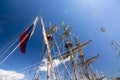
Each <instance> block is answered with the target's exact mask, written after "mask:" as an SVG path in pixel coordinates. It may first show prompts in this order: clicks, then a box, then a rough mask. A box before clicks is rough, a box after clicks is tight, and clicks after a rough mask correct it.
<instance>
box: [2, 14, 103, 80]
mask: <svg viewBox="0 0 120 80" xmlns="http://www.w3.org/2000/svg"><path fill="white" fill-rule="evenodd" d="M38 21H40V23H41V27H40V28H42V33H41V34H42V35H43V40H44V47H43V50H41V53H40V55H44V56H43V57H41V60H42V61H40V62H39V63H37V64H34V65H32V66H30V67H28V68H26V69H23V70H22V71H28V72H29V73H32V77H31V80H103V79H104V78H105V76H103V75H102V76H97V74H96V72H95V70H94V69H93V68H92V67H91V66H92V63H94V62H95V61H96V59H97V58H98V57H99V54H97V55H96V56H94V57H92V58H90V59H87V58H86V55H85V54H84V48H86V47H87V46H88V44H90V43H91V42H92V40H88V41H87V42H80V41H79V40H78V38H77V36H74V37H71V36H72V35H71V34H72V30H73V29H74V26H71V27H68V25H67V24H65V23H64V22H62V24H60V25H56V24H55V25H49V27H46V25H45V24H44V20H43V18H42V15H40V16H39V15H38V16H37V17H36V19H35V20H34V22H33V24H31V25H30V26H29V27H27V28H26V30H25V32H24V33H23V34H22V35H21V36H20V43H19V44H18V45H17V46H16V47H15V48H14V49H13V50H12V51H11V52H10V54H9V55H7V56H6V57H5V58H4V59H3V60H2V61H1V62H0V64H2V63H3V62H5V61H6V60H7V59H8V58H9V57H10V56H11V55H12V54H13V52H14V51H15V50H16V49H17V48H18V47H19V46H20V50H21V52H22V53H25V46H26V42H27V41H28V40H29V39H30V38H31V36H32V35H33V33H34V31H35V28H36V25H37V23H38ZM12 45H14V43H13V44H12ZM12 45H10V46H9V47H8V48H11V46H12ZM8 50H9V49H8ZM6 51H7V50H6ZM6 51H5V52H6ZM3 55H4V54H3ZM43 63H44V64H45V65H43ZM32 71H34V73H33V72H32ZM12 76H15V75H14V74H13V75H12ZM5 80H7V77H6V78H5ZM23 80H26V79H23Z"/></svg>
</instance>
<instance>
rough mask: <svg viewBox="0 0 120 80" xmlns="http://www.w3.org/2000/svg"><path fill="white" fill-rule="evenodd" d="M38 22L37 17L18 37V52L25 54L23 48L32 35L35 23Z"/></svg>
mask: <svg viewBox="0 0 120 80" xmlns="http://www.w3.org/2000/svg"><path fill="white" fill-rule="evenodd" d="M38 20H39V16H37V17H36V18H35V20H34V22H33V24H32V25H31V26H29V27H27V28H26V30H25V32H24V33H23V34H22V35H21V36H20V50H21V52H22V53H25V48H26V44H27V42H28V40H29V39H30V38H31V36H32V35H33V33H34V31H35V29H36V25H37V22H38Z"/></svg>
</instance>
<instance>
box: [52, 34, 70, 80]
mask: <svg viewBox="0 0 120 80" xmlns="http://www.w3.org/2000/svg"><path fill="white" fill-rule="evenodd" d="M53 37H54V35H53ZM54 40H55V44H56V46H57V50H58V53H59V55H60V57H61V59H62V60H64V59H63V57H62V55H61V54H60V50H59V47H58V44H57V43H56V39H55V37H54ZM62 63H63V65H64V67H65V69H66V71H67V73H68V76H69V77H70V79H72V77H71V75H70V72H69V71H68V69H67V66H66V64H65V62H62Z"/></svg>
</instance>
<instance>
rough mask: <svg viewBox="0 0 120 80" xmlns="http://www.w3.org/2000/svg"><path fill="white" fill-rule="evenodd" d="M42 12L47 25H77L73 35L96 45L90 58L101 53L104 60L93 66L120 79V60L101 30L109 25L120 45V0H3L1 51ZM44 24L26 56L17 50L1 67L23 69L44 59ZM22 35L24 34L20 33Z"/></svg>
mask: <svg viewBox="0 0 120 80" xmlns="http://www.w3.org/2000/svg"><path fill="white" fill-rule="evenodd" d="M39 11H41V12H42V15H43V19H44V21H45V24H49V22H51V23H52V24H59V23H61V22H62V21H64V22H65V23H67V24H68V25H75V27H74V30H73V32H72V33H73V35H76V34H77V35H78V37H79V40H80V41H83V42H86V41H88V40H90V39H92V40H93V42H92V43H91V44H90V45H89V46H88V47H86V48H85V55H86V56H87V58H90V57H92V56H94V55H96V54H97V53H98V54H100V57H99V58H98V59H97V61H96V62H95V63H94V64H93V67H94V68H95V69H96V70H98V71H100V72H104V73H105V74H106V75H107V76H112V77H116V76H120V72H119V70H120V58H117V55H118V53H117V52H116V51H115V50H114V47H113V46H111V39H110V38H109V37H108V36H107V35H106V34H104V33H102V32H101V31H100V28H101V26H105V27H106V29H107V31H108V32H110V33H111V34H112V35H113V36H114V38H115V39H116V40H117V41H118V42H120V38H119V34H120V31H119V29H120V22H119V21H120V1H119V0H60V1H59V0H12V1H10V0H9V1H6V0H1V1H0V50H1V51H0V52H2V49H3V48H5V46H6V45H7V43H8V42H9V41H10V40H11V38H12V37H13V36H15V35H16V34H17V33H18V32H19V31H21V32H23V31H24V30H23V29H24V28H25V26H26V25H27V24H29V23H32V22H33V20H34V19H35V17H36V16H37V15H38V13H39ZM41 31H42V30H41V26H40V23H38V25H37V28H36V31H35V33H34V35H33V36H32V38H31V39H30V40H29V43H28V44H27V50H26V54H24V55H23V54H21V52H20V50H19V49H17V50H16V51H15V52H14V54H13V55H12V56H11V57H10V58H9V59H8V60H7V61H6V62H5V63H3V64H2V65H1V66H0V68H1V69H7V70H16V71H18V70H20V69H22V68H24V67H27V66H29V65H32V64H34V63H36V62H38V61H39V60H40V58H39V57H40V50H41V49H42V45H43V39H42V32H41ZM19 35H20V34H19Z"/></svg>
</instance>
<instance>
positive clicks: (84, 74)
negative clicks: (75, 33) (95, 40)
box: [35, 16, 99, 80]
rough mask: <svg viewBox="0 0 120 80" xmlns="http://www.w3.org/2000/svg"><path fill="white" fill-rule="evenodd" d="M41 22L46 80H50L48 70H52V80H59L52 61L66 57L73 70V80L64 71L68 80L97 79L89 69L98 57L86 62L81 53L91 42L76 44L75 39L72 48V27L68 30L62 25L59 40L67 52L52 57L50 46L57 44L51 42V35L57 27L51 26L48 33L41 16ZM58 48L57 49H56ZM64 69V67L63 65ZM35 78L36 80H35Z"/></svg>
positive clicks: (55, 41)
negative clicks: (77, 57) (45, 57)
mask: <svg viewBox="0 0 120 80" xmlns="http://www.w3.org/2000/svg"><path fill="white" fill-rule="evenodd" d="M40 20H41V24H42V31H43V37H44V42H45V45H46V47H47V55H48V57H47V58H48V59H47V60H48V61H47V80H50V69H51V70H52V74H53V80H60V78H57V75H56V72H55V68H54V67H53V60H54V59H59V60H64V59H66V58H68V57H70V61H71V65H72V69H73V74H74V78H72V77H70V73H69V71H68V70H67V69H66V71H68V72H67V73H68V75H69V77H70V78H69V79H70V80H80V79H81V78H82V79H86V80H91V79H92V80H97V78H96V77H95V76H94V72H93V71H92V70H91V69H90V64H92V63H93V62H94V61H95V60H96V59H97V58H98V56H99V55H97V56H95V57H93V58H91V59H88V60H86V59H85V55H84V53H83V49H84V48H85V47H86V46H87V45H88V44H89V43H90V42H91V41H92V40H89V41H88V42H86V43H81V42H80V43H78V41H77V39H75V42H76V45H75V46H74V47H73V43H72V42H71V41H70V39H69V36H70V33H71V30H72V29H73V27H70V28H69V29H67V25H64V33H63V34H62V35H61V36H60V37H59V40H60V39H64V40H65V42H66V43H65V47H66V49H67V51H66V52H65V53H63V54H62V55H58V56H56V57H52V55H51V46H52V45H54V44H55V43H56V44H57V40H54V41H52V40H53V35H54V33H56V30H57V28H56V27H57V26H53V27H51V28H50V30H48V32H47V31H46V30H45V25H44V22H43V19H42V16H41V17H40ZM57 48H58V47H57ZM77 53H79V58H80V60H81V61H79V60H77V62H78V63H77V64H75V62H74V60H75V58H74V55H76V54H77ZM64 66H65V68H67V67H66V65H65V63H64ZM75 67H79V69H80V73H81V78H80V77H79V76H78V72H77V71H76V68H75ZM36 78H37V79H36ZM36 78H35V80H39V79H38V78H39V77H38V76H36Z"/></svg>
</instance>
